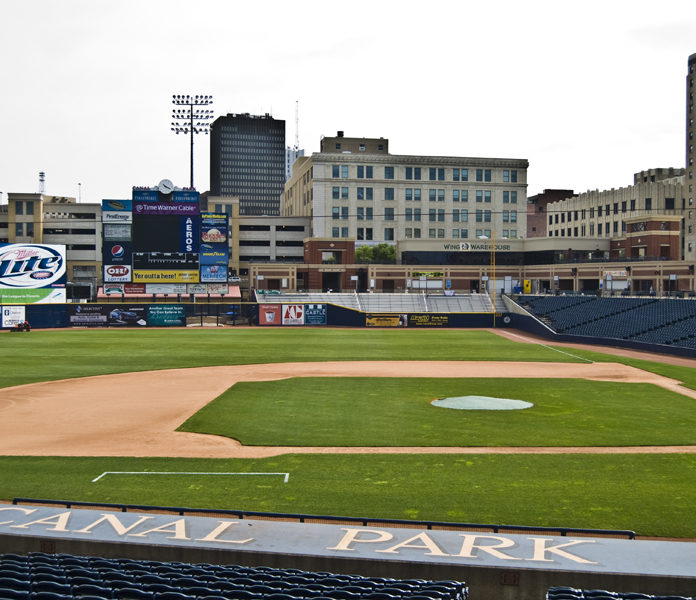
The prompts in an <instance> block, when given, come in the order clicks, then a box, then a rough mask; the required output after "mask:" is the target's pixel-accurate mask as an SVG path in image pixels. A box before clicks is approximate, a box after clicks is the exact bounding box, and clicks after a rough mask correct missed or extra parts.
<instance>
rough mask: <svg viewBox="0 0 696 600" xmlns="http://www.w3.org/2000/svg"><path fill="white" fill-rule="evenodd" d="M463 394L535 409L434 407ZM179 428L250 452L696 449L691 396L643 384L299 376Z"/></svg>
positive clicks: (210, 409)
mask: <svg viewBox="0 0 696 600" xmlns="http://www.w3.org/2000/svg"><path fill="white" fill-rule="evenodd" d="M462 395H480V396H493V397H497V398H512V399H517V400H524V401H527V402H531V403H533V404H534V406H533V407H532V408H527V409H524V410H497V411H496V410H473V411H472V410H452V409H445V408H440V407H436V406H433V405H432V404H431V401H432V400H435V399H437V398H448V397H453V396H462ZM259 415H263V418H262V419H260V418H259ZM179 429H180V430H182V431H192V432H196V433H209V434H216V435H222V436H226V437H230V438H234V439H237V440H239V441H240V442H241V443H243V444H244V445H249V446H254V445H256V446H641V445H642V446H648V445H692V444H696V411H694V400H693V399H691V398H688V397H686V396H682V395H680V394H677V393H674V392H670V391H668V390H665V389H663V388H660V387H657V386H654V385H650V384H639V383H616V382H599V381H587V380H584V379H504V378H503V379H487V378H481V379H479V378H471V379H453V378H442V379H440V378H391V377H378V378H369V377H345V378H332V377H301V378H292V379H285V380H280V381H262V382H241V383H237V384H235V385H234V386H233V387H231V388H230V389H229V390H228V391H227V392H226V393H224V394H222V395H221V396H220V397H218V398H217V399H215V400H213V401H212V402H210V403H209V404H208V405H207V406H206V407H204V408H203V409H202V410H200V411H198V412H197V413H196V414H195V415H193V416H192V417H191V418H189V419H188V420H187V421H186V422H185V423H184V424H183V425H182V426H181V427H180V428H179Z"/></svg>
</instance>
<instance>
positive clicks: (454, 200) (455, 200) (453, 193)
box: [452, 190, 459, 202]
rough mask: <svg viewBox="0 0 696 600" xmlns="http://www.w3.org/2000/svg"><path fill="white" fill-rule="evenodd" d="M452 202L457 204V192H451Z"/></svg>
mask: <svg viewBox="0 0 696 600" xmlns="http://www.w3.org/2000/svg"><path fill="white" fill-rule="evenodd" d="M452 202H459V190H452Z"/></svg>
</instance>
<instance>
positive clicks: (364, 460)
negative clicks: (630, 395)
mask: <svg viewBox="0 0 696 600" xmlns="http://www.w3.org/2000/svg"><path fill="white" fill-rule="evenodd" d="M2 339H3V343H2V344H0V361H1V363H0V364H2V366H3V368H2V370H1V371H0V387H4V386H10V385H19V384H22V383H30V382H35V381H46V380H54V379H64V378H69V377H81V376H89V375H100V374H107V373H119V372H128V371H144V370H152V369H169V368H181V367H197V366H208V365H227V364H253V363H268V362H302V361H326V360H486V361H490V360H496V361H501V360H502V361H504V360H513V361H545V362H558V361H561V362H577V361H583V360H597V361H603V362H619V363H624V364H630V365H633V366H636V367H639V368H643V369H645V370H648V371H652V372H655V373H659V374H661V375H665V376H668V377H672V378H674V379H677V380H680V381H684V382H685V383H686V384H687V385H688V386H689V387H692V388H696V370H695V369H689V368H686V367H674V366H671V365H664V364H661V363H654V362H650V361H642V360H636V359H628V358H623V357H614V356H608V355H604V354H601V353H597V352H589V351H584V350H576V349H570V350H568V352H569V353H570V354H563V353H561V352H558V351H556V350H553V349H550V348H546V347H544V346H541V345H538V344H520V343H515V342H511V341H508V340H505V339H503V338H500V337H498V336H496V335H494V334H491V333H489V332H485V331H461V330H459V331H458V330H446V331H436V330H433V331H429V330H428V331H423V330H420V331H414V330H363V329H361V330H333V329H307V328H302V329H290V328H283V329H280V328H279V329H220V330H107V331H87V330H68V331H57V330H56V331H33V332H31V334H28V335H8V336H5V337H3V338H2ZM571 355H572V356H571ZM629 387H632V386H629ZM634 389H637V388H634ZM654 391H655V388H652V387H650V389H649V393H648V395H650V396H651V397H652V396H653V392H654ZM639 395H640V394H639ZM513 397H515V396H513ZM603 402H605V403H606V404H605V406H608V405H609V404H611V403H613V402H614V399H613V397H607V398H605V399H604V400H603ZM665 402H667V403H668V404H669V405H670V410H669V411H667V409H666V408H665V407H666V404H665ZM641 403H642V405H643V406H647V404H648V403H647V401H646V400H645V399H641ZM549 408H550V405H549ZM687 409H688V406H687ZM623 410H625V407H624V409H623ZM641 410H643V409H641ZM645 410H647V409H645ZM680 410H681V409H680ZM350 411H352V412H354V413H355V414H356V415H358V416H359V417H361V419H362V420H361V421H360V425H359V427H362V426H363V424H364V423H365V422H366V421H367V420H368V419H369V416H368V415H365V414H361V411H356V410H355V408H354V407H351V409H350ZM350 411H348V412H350ZM522 412H524V411H522ZM263 416H264V418H263V419H257V420H258V421H261V422H262V423H264V424H265V420H266V415H263ZM525 418H526V417H525ZM550 418H551V417H549V419H550ZM556 418H557V420H556V423H558V424H559V425H558V427H559V428H560V429H562V423H563V419H565V420H566V421H565V422H566V423H570V424H571V426H572V428H576V427H578V428H579V427H580V425H581V418H580V417H579V416H578V414H577V413H576V414H575V415H571V414H568V415H564V413H563V411H559V412H558V414H557V417H556ZM690 419H691V417H690V416H689V415H688V410H686V411H685V412H683V413H680V412H672V399H671V398H669V399H666V401H662V400H660V402H659V403H656V410H655V412H654V413H653V415H652V417H646V418H635V419H633V415H630V414H629V415H628V416H627V421H626V424H627V426H626V430H631V431H632V433H633V434H635V435H640V434H645V435H648V434H649V435H653V433H654V432H653V430H657V431H659V430H664V429H665V427H664V424H663V423H664V422H670V421H671V422H672V423H673V431H674V436H672V437H671V440H670V442H668V443H680V442H678V441H676V440H677V439H683V438H679V437H678V436H682V434H686V431H687V430H688V428H689V427H692V428H693V426H692V425H691V423H692V421H691V420H690ZM661 420H662V422H663V423H661ZM682 421H684V422H683V423H682ZM677 434H678V435H677ZM380 445H381V442H380ZM695 461H696V457H695V456H694V455H675V454H672V455H610V456H600V455H596V456H595V455H557V456H532V455H524V456H497V455H489V456H453V455H414V456H385V455H318V456H311V455H302V456H299V455H286V456H282V457H279V458H275V459H267V460H264V461H261V460H241V459H238V460H215V461H213V460H189V459H130V458H129V459H125V458H120V459H119V458H51V457H46V458H41V457H0V498H2V499H6V500H7V499H11V498H13V497H15V496H34V497H43V498H62V499H68V500H97V501H103V502H122V503H143V504H163V505H184V506H191V507H206V508H215V507H219V508H241V509H247V510H260V511H264V510H266V511H281V512H307V513H314V514H317V513H328V514H339V515H341V514H343V515H354V516H362V515H364V516H372V517H379V516H381V517H398V518H413V519H434V520H446V521H468V522H497V523H503V524H518V525H520V524H521V525H540V526H542V525H548V526H566V527H589V528H621V529H623V528H625V529H634V530H636V531H637V532H638V533H639V534H642V535H657V536H669V537H691V538H693V537H696V519H694V517H693V505H694V503H695V501H696V462H695ZM145 469H147V470H150V471H153V470H156V471H162V470H164V471H197V472H198V471H225V472H227V471H261V470H263V471H274V472H277V471H287V472H289V473H291V478H290V481H289V482H288V484H284V485H280V484H279V483H278V481H276V479H273V478H271V479H270V480H254V481H249V480H248V479H246V480H245V479H243V478H242V479H240V480H239V481H237V480H236V479H234V478H230V479H229V480H228V479H226V478H225V479H224V482H221V481H222V479H223V478H222V477H220V478H213V479H212V480H210V479H209V478H206V477H193V478H191V479H186V478H184V479H181V477H184V476H179V477H172V478H165V479H162V478H158V477H154V479H152V480H150V481H147V482H146V481H145V480H144V479H143V478H142V476H135V477H127V476H123V477H122V478H119V477H116V476H114V477H113V478H112V477H111V476H109V477H106V478H104V479H102V480H100V481H99V482H97V483H96V484H92V483H90V482H91V480H92V479H93V478H94V477H96V476H98V475H99V474H100V473H102V472H103V471H107V470H114V471H129V470H145Z"/></svg>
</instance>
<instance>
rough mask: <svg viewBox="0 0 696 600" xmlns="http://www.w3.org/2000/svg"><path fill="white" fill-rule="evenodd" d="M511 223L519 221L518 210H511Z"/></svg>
mask: <svg viewBox="0 0 696 600" xmlns="http://www.w3.org/2000/svg"><path fill="white" fill-rule="evenodd" d="M510 223H517V211H516V210H511V211H510Z"/></svg>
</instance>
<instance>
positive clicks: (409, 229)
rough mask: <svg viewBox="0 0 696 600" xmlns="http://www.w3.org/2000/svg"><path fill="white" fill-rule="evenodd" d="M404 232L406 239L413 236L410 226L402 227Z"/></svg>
mask: <svg viewBox="0 0 696 600" xmlns="http://www.w3.org/2000/svg"><path fill="white" fill-rule="evenodd" d="M404 233H405V234H406V239H411V238H412V237H413V229H411V228H410V227H407V228H406V229H404Z"/></svg>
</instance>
